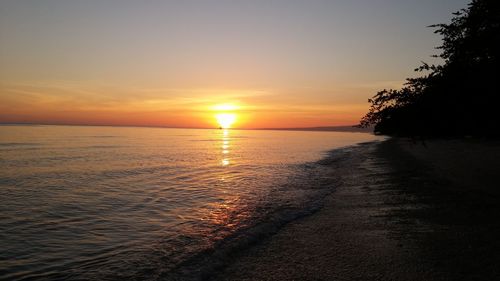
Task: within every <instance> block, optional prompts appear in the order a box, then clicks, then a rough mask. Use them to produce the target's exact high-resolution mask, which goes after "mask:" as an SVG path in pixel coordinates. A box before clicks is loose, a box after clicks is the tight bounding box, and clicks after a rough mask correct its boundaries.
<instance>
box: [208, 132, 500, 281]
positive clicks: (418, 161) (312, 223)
mask: <svg viewBox="0 0 500 281" xmlns="http://www.w3.org/2000/svg"><path fill="white" fill-rule="evenodd" d="M490 144H491V145H490V146H487V145H486V146H485V145H484V143H480V144H475V143H474V141H472V143H470V142H467V141H452V142H450V141H442V142H439V141H437V142H436V141H430V142H428V143H426V146H423V145H422V144H418V143H417V144H412V143H411V142H409V141H407V140H404V139H389V140H386V141H383V142H380V143H368V144H360V145H358V146H356V147H353V148H352V150H351V152H350V154H349V155H348V157H343V158H342V156H341V159H339V158H336V155H335V151H333V152H332V155H330V156H329V157H327V158H325V159H323V160H321V161H320V164H321V165H327V166H328V167H330V168H331V169H330V170H331V174H329V175H326V176H328V177H333V176H334V175H335V174H337V175H339V174H340V178H339V179H335V180H333V179H332V181H331V184H334V183H338V186H337V187H334V189H335V190H334V191H333V192H332V193H331V194H330V195H328V196H327V197H326V198H325V199H324V205H323V207H322V208H321V209H320V210H318V211H317V212H315V213H313V214H311V215H309V216H306V217H302V218H299V219H297V220H294V221H291V222H289V223H288V224H286V225H284V226H283V228H281V229H280V230H279V231H278V232H277V233H275V234H273V235H272V236H270V237H267V238H265V239H263V240H262V241H259V243H257V244H256V245H253V246H252V247H250V248H248V249H244V250H243V251H241V252H240V253H238V254H235V255H234V256H233V259H232V261H231V263H229V264H226V265H225V266H223V267H221V268H220V269H219V270H218V272H216V273H215V274H214V275H212V276H210V277H208V279H210V280H493V279H495V278H499V277H500V270H499V269H497V265H498V264H499V261H500V254H499V252H500V251H499V250H500V242H497V241H496V240H497V237H498V235H500V227H499V226H500V223H498V222H497V220H498V218H497V217H498V215H497V214H500V212H499V211H500V207H499V206H497V205H498V204H496V203H497V202H498V201H497V199H498V194H499V193H498V191H497V190H496V188H493V187H494V186H495V184H496V181H495V178H494V177H492V176H493V174H494V173H493V174H492V171H493V172H494V171H495V170H496V169H495V167H496V166H494V165H495V156H497V155H499V154H498V152H500V149H499V148H500V145H498V143H495V142H490ZM464 148H467V149H469V150H470V151H469V150H467V151H465V154H466V155H464V154H460V153H459V154H457V151H463V149H464ZM484 150H486V151H484ZM436 152H439V155H438V154H436ZM485 155H489V157H487V159H485V158H484V156H485ZM457 157H458V158H459V159H461V162H460V163H461V164H460V163H458V162H457V159H456V158H457ZM468 158H470V159H468ZM476 160H477V161H476ZM485 160H486V161H485ZM492 161H493V162H492ZM469 163H473V164H474V165H475V167H474V169H473V170H474V172H472V173H465V174H464V169H466V170H467V169H468V170H471V169H470V167H469V165H468V164H469ZM452 164H453V165H452ZM483 166H484V167H485V169H482V167H483ZM454 173H458V174H461V175H462V176H461V178H458V179H457V178H453V177H452V178H450V175H453V174H454ZM478 176H481V179H478V178H477V177H478ZM466 178H468V180H466ZM474 179H478V183H479V185H481V186H480V187H479V188H478V187H477V186H476V185H473V186H471V183H475V181H474Z"/></svg>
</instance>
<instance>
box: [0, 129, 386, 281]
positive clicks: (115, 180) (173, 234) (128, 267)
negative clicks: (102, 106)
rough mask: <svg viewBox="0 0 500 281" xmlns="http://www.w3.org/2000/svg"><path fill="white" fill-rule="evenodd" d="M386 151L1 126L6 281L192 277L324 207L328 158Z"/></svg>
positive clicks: (279, 138)
mask: <svg viewBox="0 0 500 281" xmlns="http://www.w3.org/2000/svg"><path fill="white" fill-rule="evenodd" d="M376 139H377V137H375V136H373V135H370V134H363V133H338V132H292V131H246V130H245V131H244V130H195V129H163V128H121V127H76V126H0V249H1V251H0V279H5V280H12V279H21V280H22V279H47V280H60V279H70V280H104V279H121V278H128V279H129V280H133V279H137V280H141V279H158V278H159V279H161V278H164V277H168V276H170V275H171V274H174V273H175V274H177V275H176V276H183V275H182V274H185V275H186V276H188V275H189V274H190V273H192V272H190V269H189V268H190V264H191V265H194V264H196V263H204V266H207V263H211V262H213V261H211V260H210V258H209V257H210V256H211V255H213V253H214V252H216V250H217V249H218V248H220V247H223V245H225V244H228V243H230V242H231V241H241V240H242V239H240V238H241V237H246V240H245V241H247V240H248V239H249V238H248V237H251V236H252V235H254V234H255V233H256V231H255V229H261V230H262V228H263V227H262V225H266V222H267V225H274V226H277V225H280V223H281V222H284V221H286V220H290V219H293V218H294V216H297V215H299V214H300V213H301V212H303V211H304V210H307V209H308V208H311V206H314V203H315V202H316V201H317V200H319V199H320V198H321V197H322V194H323V192H324V191H325V187H321V186H319V185H318V184H317V183H318V182H317V180H318V178H320V177H321V172H320V170H315V169H316V166H315V164H314V163H315V161H317V160H319V159H320V158H322V157H324V156H325V154H326V152H327V151H329V150H331V149H335V148H341V147H345V146H349V145H353V144H356V143H359V142H366V141H373V140H376ZM315 171H316V172H317V173H316V174H314V173H315ZM328 189H331V187H328ZM269 222H271V223H269ZM259 227H260V228H259ZM264 229H265V228H264ZM264 231H265V230H264ZM256 235H257V236H256V237H258V235H259V234H256ZM218 259H219V260H220V259H221V257H218ZM191 268H193V267H191ZM196 268H197V270H200V269H199V268H200V266H199V264H198V265H196Z"/></svg>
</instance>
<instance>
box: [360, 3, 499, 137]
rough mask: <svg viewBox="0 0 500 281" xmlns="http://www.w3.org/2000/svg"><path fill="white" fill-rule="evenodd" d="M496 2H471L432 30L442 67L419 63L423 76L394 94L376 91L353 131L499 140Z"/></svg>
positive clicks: (392, 92)
mask: <svg viewBox="0 0 500 281" xmlns="http://www.w3.org/2000/svg"><path fill="white" fill-rule="evenodd" d="M499 4H500V1H498V0H473V1H472V2H471V3H470V4H469V5H468V8H467V9H462V10H461V11H459V12H456V13H454V18H453V19H452V20H451V22H450V23H449V24H437V25H432V26H431V27H433V28H437V29H436V31H435V33H437V34H440V35H441V36H442V37H443V43H442V45H441V46H440V47H438V48H437V49H440V50H441V51H442V52H441V54H440V55H438V56H437V57H440V58H442V59H443V64H442V65H428V64H426V63H423V64H422V66H420V67H418V68H417V69H415V71H418V72H421V73H426V74H423V75H422V76H420V77H417V78H409V79H407V82H406V84H405V85H404V87H403V88H402V89H399V90H393V89H390V90H382V91H380V92H378V93H377V94H376V95H375V96H373V98H371V99H369V100H368V102H370V103H371V108H370V110H369V112H368V113H367V114H366V115H365V116H364V117H363V118H362V119H361V121H360V124H359V126H361V127H367V126H370V125H375V129H374V130H375V132H376V133H380V134H388V135H406V136H444V135H448V136H452V135H453V136H459V135H500V122H499V120H500V118H498V114H497V111H498V107H499V105H500V104H499V101H500V100H499V93H498V83H499V82H500V75H499V73H500V72H499V71H500V65H499V52H500V45H499V42H500V9H499V6H500V5H499Z"/></svg>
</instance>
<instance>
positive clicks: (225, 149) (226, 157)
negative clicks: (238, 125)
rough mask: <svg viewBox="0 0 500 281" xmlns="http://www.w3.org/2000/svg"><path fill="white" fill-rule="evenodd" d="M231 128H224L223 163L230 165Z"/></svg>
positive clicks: (223, 164)
mask: <svg viewBox="0 0 500 281" xmlns="http://www.w3.org/2000/svg"><path fill="white" fill-rule="evenodd" d="M229 140H230V137H229V130H228V129H224V130H222V145H221V148H222V160H221V164H222V166H228V165H229V163H230V162H229Z"/></svg>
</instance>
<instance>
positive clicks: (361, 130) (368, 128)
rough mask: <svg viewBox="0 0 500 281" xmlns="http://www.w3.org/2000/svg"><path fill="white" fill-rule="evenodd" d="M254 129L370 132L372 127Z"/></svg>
mask: <svg viewBox="0 0 500 281" xmlns="http://www.w3.org/2000/svg"><path fill="white" fill-rule="evenodd" d="M256 130H278V131H321V132H329V131H332V132H352V133H372V132H373V127H367V128H358V127H355V126H354V125H351V126H327V127H304V128H259V129H256Z"/></svg>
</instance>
